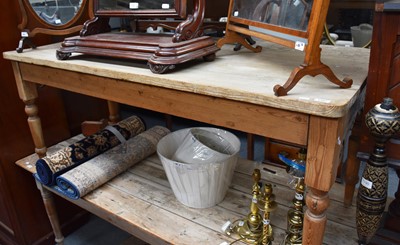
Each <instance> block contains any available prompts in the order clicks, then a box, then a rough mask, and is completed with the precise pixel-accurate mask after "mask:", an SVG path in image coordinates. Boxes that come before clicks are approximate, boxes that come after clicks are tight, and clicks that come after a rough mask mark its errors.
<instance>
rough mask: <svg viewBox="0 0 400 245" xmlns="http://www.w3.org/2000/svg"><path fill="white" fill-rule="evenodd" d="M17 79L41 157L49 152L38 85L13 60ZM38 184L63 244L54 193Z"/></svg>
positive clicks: (57, 237)
mask: <svg viewBox="0 0 400 245" xmlns="http://www.w3.org/2000/svg"><path fill="white" fill-rule="evenodd" d="M12 66H13V70H14V74H15V80H16V84H17V88H18V94H19V97H20V98H21V99H22V101H24V103H25V113H26V114H27V116H28V125H29V129H30V131H31V135H32V139H33V143H34V144H35V152H36V154H38V156H39V157H44V156H45V155H46V152H47V148H46V145H45V143H44V137H43V130H42V124H41V121H40V117H39V116H38V111H39V110H38V107H37V105H36V104H35V101H36V99H37V97H38V92H37V85H36V84H34V83H30V82H26V81H24V80H22V77H21V73H20V71H19V66H18V64H17V63H16V62H12ZM37 186H38V188H39V190H40V192H41V194H42V199H43V203H44V206H45V208H46V211H47V215H48V217H49V220H50V223H51V226H52V228H53V232H54V236H55V241H56V243H57V244H60V245H62V244H63V241H64V237H63V235H62V234H61V229H60V223H59V221H58V216H57V213H56V208H55V205H54V201H53V197H52V193H51V192H50V191H49V190H46V189H45V188H43V186H42V185H41V184H40V183H38V182H37Z"/></svg>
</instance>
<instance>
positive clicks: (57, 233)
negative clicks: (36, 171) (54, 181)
mask: <svg viewBox="0 0 400 245" xmlns="http://www.w3.org/2000/svg"><path fill="white" fill-rule="evenodd" d="M36 185H37V187H38V189H39V190H40V193H41V194H42V199H43V203H44V207H45V209H46V212H47V216H48V217H49V220H50V224H51V227H52V228H53V232H54V237H55V242H56V244H57V245H64V236H63V234H62V232H61V226H60V221H59V220H58V215H57V211H56V208H55V205H54V199H53V194H52V193H51V192H50V191H49V190H47V189H46V188H44V187H43V186H42V184H41V183H39V182H37V181H36Z"/></svg>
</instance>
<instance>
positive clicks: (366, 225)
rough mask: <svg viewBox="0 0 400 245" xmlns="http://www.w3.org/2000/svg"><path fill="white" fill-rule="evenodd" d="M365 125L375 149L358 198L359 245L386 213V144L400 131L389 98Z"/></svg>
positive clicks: (397, 114)
mask: <svg viewBox="0 0 400 245" xmlns="http://www.w3.org/2000/svg"><path fill="white" fill-rule="evenodd" d="M365 123H366V125H367V127H368V129H369V130H370V133H371V135H372V136H373V138H374V140H375V147H374V150H373V152H372V154H371V155H370V157H369V159H368V161H367V164H366V167H365V170H364V172H363V176H362V178H361V183H360V188H359V191H358V196H357V214H356V220H357V233H358V238H359V241H358V242H359V244H368V242H369V241H370V240H371V238H372V237H373V235H374V234H375V232H376V230H377V229H378V227H379V223H380V220H381V218H382V215H383V212H384V210H385V206H386V199H387V188H388V164H387V161H386V152H385V144H386V142H387V141H388V140H389V139H390V137H392V136H393V135H395V134H396V133H397V132H399V131H400V113H399V110H398V108H397V107H396V106H394V105H393V100H392V99H390V98H384V100H383V102H382V103H381V104H377V105H376V106H375V107H374V108H372V109H371V110H370V111H369V112H368V113H367V115H366V117H365Z"/></svg>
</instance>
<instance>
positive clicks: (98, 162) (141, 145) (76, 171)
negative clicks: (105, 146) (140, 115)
mask: <svg viewBox="0 0 400 245" xmlns="http://www.w3.org/2000/svg"><path fill="white" fill-rule="evenodd" d="M168 133H170V131H169V130H168V129H167V128H164V127H161V126H155V127H153V128H151V129H149V130H147V131H145V132H143V133H141V134H139V135H137V136H135V137H133V138H131V139H129V140H128V141H127V142H126V143H124V144H121V145H118V146H116V147H114V148H113V149H111V150H108V151H106V152H104V153H103V154H101V155H98V156H96V157H94V158H93V159H91V160H89V161H87V162H85V163H83V164H81V165H79V166H77V167H76V168H73V169H71V170H69V171H68V172H66V173H64V174H62V175H60V176H58V177H57V178H56V183H57V185H56V186H55V189H56V190H57V191H59V192H60V193H61V194H63V195H65V196H67V197H69V198H71V199H78V198H80V197H83V196H85V195H86V194H87V193H89V192H91V191H92V190H94V189H96V188H97V187H99V186H100V185H102V184H104V183H106V182H107V181H109V180H110V179H112V178H114V177H115V176H117V175H118V174H120V173H122V172H124V171H126V170H127V169H128V168H130V167H132V166H133V165H134V164H136V163H138V162H140V161H142V160H143V159H145V158H147V157H148V156H150V155H152V154H154V153H155V152H156V149H157V144H158V141H159V140H160V139H161V138H162V137H164V136H165V135H167V134H168Z"/></svg>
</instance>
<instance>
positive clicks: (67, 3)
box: [29, 0, 83, 26]
mask: <svg viewBox="0 0 400 245" xmlns="http://www.w3.org/2000/svg"><path fill="white" fill-rule="evenodd" d="M82 2H83V0H29V3H30V5H31V6H32V8H33V10H34V11H35V12H36V14H37V15H38V16H40V18H41V19H42V20H44V21H45V22H46V23H48V24H50V25H57V26H58V25H64V24H66V23H68V22H69V21H71V20H72V19H73V18H74V17H75V15H76V14H77V13H78V12H79V10H80V8H81V6H82Z"/></svg>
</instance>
